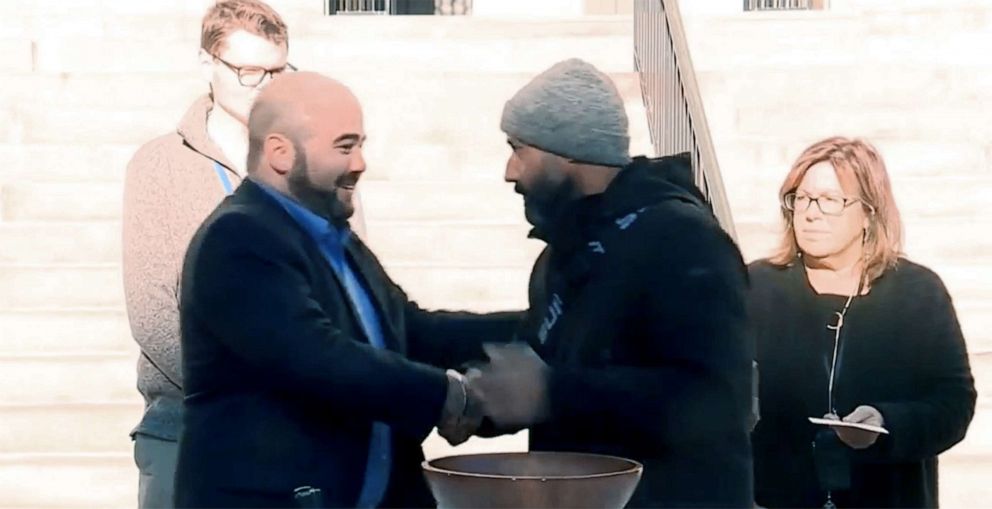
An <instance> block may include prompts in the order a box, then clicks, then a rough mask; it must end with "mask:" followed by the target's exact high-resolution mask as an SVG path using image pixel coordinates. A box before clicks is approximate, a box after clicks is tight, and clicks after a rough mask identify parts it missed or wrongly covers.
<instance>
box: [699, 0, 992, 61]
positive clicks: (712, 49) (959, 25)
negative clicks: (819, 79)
mask: <svg viewBox="0 0 992 509" xmlns="http://www.w3.org/2000/svg"><path fill="white" fill-rule="evenodd" d="M950 12H951V10H949V9H948V10H935V11H932V12H928V11H923V12H921V13H920V14H919V16H920V17H926V16H930V17H931V18H932V19H933V20H934V23H933V24H932V25H928V26H927V30H926V31H921V30H919V29H917V28H915V27H914V24H916V23H917V22H916V21H914V20H912V18H903V17H902V15H901V14H900V15H896V16H890V15H885V14H878V15H876V16H873V17H871V18H863V17H861V16H858V15H854V14H850V13H846V14H845V13H832V12H824V11H819V12H817V11H813V12H807V13H788V14H783V13H774V14H760V13H744V14H739V15H735V16H732V17H718V18H714V17H712V16H701V17H698V18H697V19H692V20H689V21H688V22H687V23H686V32H687V34H688V37H689V47H690V51H691V52H692V58H693V64H694V66H695V67H696V69H697V70H698V71H709V70H719V69H721V68H722V69H724V70H725V71H728V72H729V71H733V72H737V71H741V70H745V69H754V68H763V67H779V66H783V65H788V66H791V67H802V68H805V69H809V70H810V71H813V72H816V70H817V69H821V68H822V67H824V66H828V67H829V66H836V65H849V64H854V63H862V64H866V63H877V64H879V65H891V63H892V62H893V61H894V60H897V61H899V62H900V64H904V65H914V64H915V65H939V66H949V65H953V66H964V67H980V66H981V64H980V63H979V59H975V58H974V57H973V56H972V53H971V52H972V51H973V49H974V48H980V47H985V46H987V45H988V43H989V42H990V37H992V34H989V33H988V32H989V30H988V28H989V26H990V25H992V22H990V21H988V20H987V19H986V18H984V16H986V14H984V13H983V14H982V15H981V16H968V13H961V14H960V15H959V14H948V13H950ZM984 12H988V9H986V10H985V11H984ZM938 13H939V14H938ZM959 16H960V17H959ZM963 19H967V21H964V22H962V21H961V20H963ZM716 24H718V25H719V26H720V30H712V26H714V25H716ZM740 41H747V47H748V48H753V49H752V50H750V51H727V50H726V48H738V47H739V45H740Z"/></svg>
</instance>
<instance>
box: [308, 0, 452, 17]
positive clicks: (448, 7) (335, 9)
mask: <svg viewBox="0 0 992 509" xmlns="http://www.w3.org/2000/svg"><path fill="white" fill-rule="evenodd" d="M471 13H472V0H395V1H391V0H326V1H325V2H324V14H343V15H348V14H375V15H385V14H435V15H440V16H464V15H468V14H471Z"/></svg>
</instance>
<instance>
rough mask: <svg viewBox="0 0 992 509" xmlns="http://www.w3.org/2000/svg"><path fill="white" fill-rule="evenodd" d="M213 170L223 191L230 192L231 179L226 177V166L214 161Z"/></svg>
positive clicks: (231, 188)
mask: <svg viewBox="0 0 992 509" xmlns="http://www.w3.org/2000/svg"><path fill="white" fill-rule="evenodd" d="M214 171H216V172H217V178H219V179H220V184H221V185H222V186H224V193H226V194H231V192H232V191H234V188H233V187H231V179H229V178H227V168H224V165H222V164H220V163H218V162H217V161H214Z"/></svg>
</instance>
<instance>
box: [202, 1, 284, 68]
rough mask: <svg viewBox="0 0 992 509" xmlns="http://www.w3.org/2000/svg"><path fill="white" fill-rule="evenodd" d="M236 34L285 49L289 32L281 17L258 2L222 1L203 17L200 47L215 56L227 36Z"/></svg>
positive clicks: (266, 5)
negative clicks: (252, 35) (243, 34)
mask: <svg viewBox="0 0 992 509" xmlns="http://www.w3.org/2000/svg"><path fill="white" fill-rule="evenodd" d="M237 30H244V31H246V32H248V33H250V34H254V35H257V36H259V37H262V38H264V39H266V40H267V41H270V42H272V43H273V44H276V45H286V46H287V47H288V46H289V30H288V29H287V28H286V23H285V22H283V20H282V17H280V16H279V13H278V12H276V11H275V9H273V8H272V7H269V5H268V4H266V3H265V2H261V1H260V0H223V1H221V2H217V3H216V4H214V5H213V7H211V8H210V9H209V10H207V13H206V14H205V15H204V16H203V24H202V25H201V29H200V47H201V48H203V49H204V50H206V51H207V53H210V54H211V55H217V54H218V53H220V51H221V50H222V49H223V47H224V44H226V43H227V36H229V35H231V33H232V32H235V31H237Z"/></svg>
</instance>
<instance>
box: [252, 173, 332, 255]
mask: <svg viewBox="0 0 992 509" xmlns="http://www.w3.org/2000/svg"><path fill="white" fill-rule="evenodd" d="M248 178H249V179H250V180H251V181H252V182H253V183H255V185H257V186H258V187H259V188H261V189H262V190H263V191H265V194H267V195H269V197H271V198H272V199H273V200H275V201H276V202H277V203H278V204H279V205H281V206H282V208H283V209H285V210H286V212H287V213H288V214H289V215H290V217H292V218H293V220H294V221H296V222H297V223H298V224H299V225H300V227H302V228H303V230H304V231H306V232H307V234H308V235H310V236H311V237H313V238H314V240H316V241H317V242H318V243H320V244H324V245H326V243H328V242H330V246H331V247H333V248H335V250H339V249H344V247H345V246H346V245H347V244H348V241H349V239H350V238H351V229H350V228H348V227H343V228H338V227H336V226H334V225H333V224H331V222H330V221H328V220H327V219H324V218H323V217H320V216H319V215H317V214H315V213H314V212H313V211H311V210H310V209H308V208H306V207H304V206H303V204H301V203H300V202H298V201H296V200H294V199H293V198H291V197H289V196H286V195H285V194H283V193H281V192H279V191H277V190H276V189H274V188H272V187H271V186H269V185H268V184H264V183H262V182H259V181H258V180H256V179H253V178H251V177H248Z"/></svg>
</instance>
